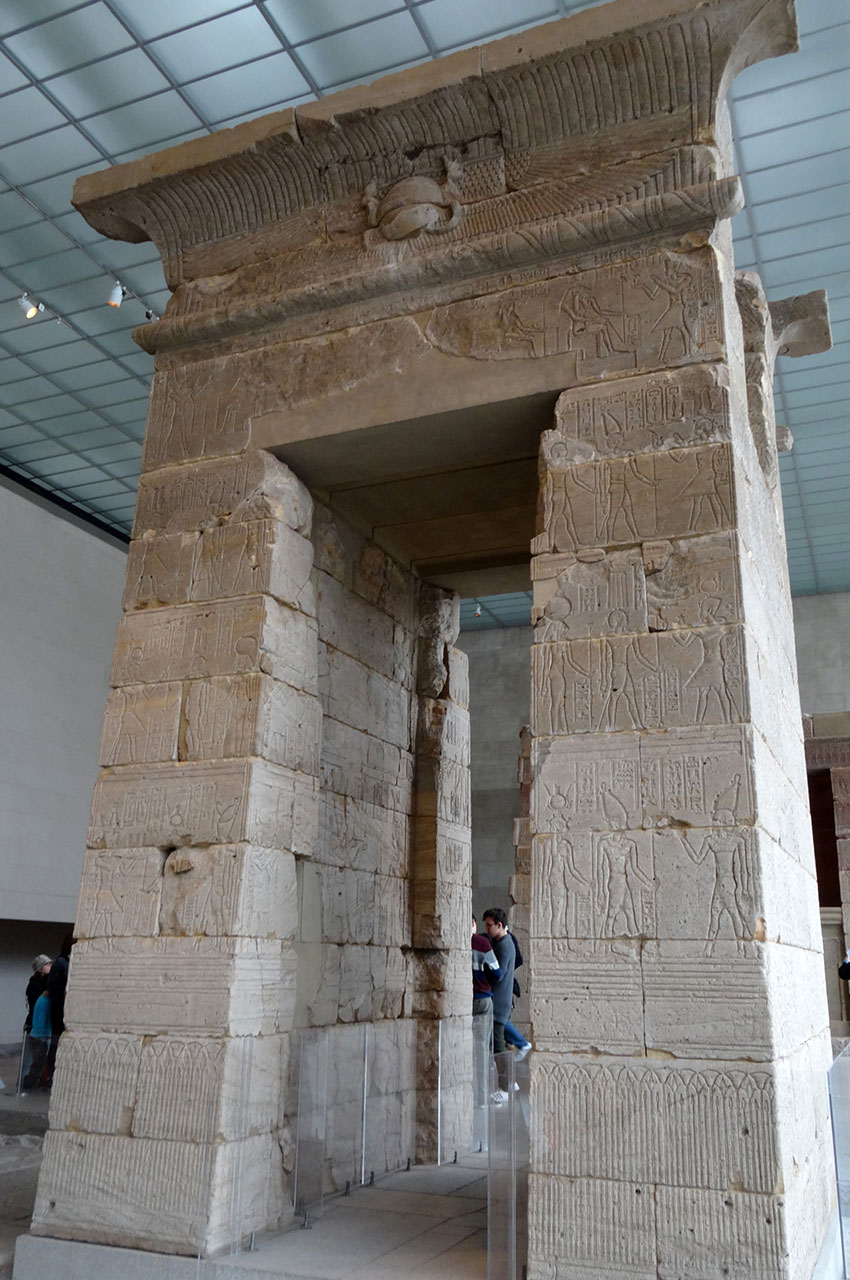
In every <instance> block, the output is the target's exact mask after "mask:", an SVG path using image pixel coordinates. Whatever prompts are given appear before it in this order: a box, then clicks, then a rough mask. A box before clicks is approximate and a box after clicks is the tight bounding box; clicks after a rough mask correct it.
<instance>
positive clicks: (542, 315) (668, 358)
mask: <svg viewBox="0 0 850 1280" xmlns="http://www.w3.org/2000/svg"><path fill="white" fill-rule="evenodd" d="M721 334H722V317H721V308H720V300H719V294H718V289H717V278H716V272H715V266H714V260H713V256H712V253H711V251H710V250H705V251H699V252H697V253H692V254H689V255H687V256H686V255H679V254H672V253H665V252H662V253H651V254H646V255H641V256H636V257H635V258H633V259H631V260H630V261H628V262H625V263H624V262H622V261H620V262H618V263H617V264H616V265H613V266H607V265H602V266H596V267H591V268H589V269H588V270H586V271H582V272H580V273H578V274H577V275H575V276H574V277H568V278H566V279H565V278H563V277H561V278H559V279H557V280H553V281H551V282H545V283H540V284H532V285H524V286H520V287H518V288H516V289H509V290H507V291H505V292H502V293H495V294H491V295H489V296H487V297H483V298H476V299H474V300H472V301H469V302H461V303H456V304H454V305H453V306H451V307H442V308H438V309H437V310H436V311H435V312H434V314H433V315H432V317H431V320H430V322H429V324H428V328H427V330H426V337H427V339H428V341H429V342H430V343H431V344H432V345H433V346H435V347H437V348H438V349H439V350H440V351H445V352H446V353H447V354H449V355H457V356H468V357H472V358H473V359H476V360H521V359H529V358H531V359H535V358H540V357H542V356H552V355H568V354H569V355H571V356H572V357H573V358H574V361H575V374H574V376H575V379H576V380H577V381H585V380H588V379H590V378H593V377H595V376H597V375H599V374H605V375H606V376H610V374H611V373H613V372H629V371H633V370H638V369H641V368H646V367H652V366H653V365H674V364H679V363H682V362H685V361H689V360H694V359H706V358H709V359H710V358H711V357H713V356H718V355H722V354H723V345H722V339H721Z"/></svg>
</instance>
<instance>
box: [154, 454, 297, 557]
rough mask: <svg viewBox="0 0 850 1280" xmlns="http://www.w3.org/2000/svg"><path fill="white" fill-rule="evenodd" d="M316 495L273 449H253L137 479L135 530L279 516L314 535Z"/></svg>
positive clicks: (166, 530)
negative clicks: (313, 494) (312, 529)
mask: <svg viewBox="0 0 850 1280" xmlns="http://www.w3.org/2000/svg"><path fill="white" fill-rule="evenodd" d="M312 511H313V500H312V498H311V497H310V492H309V490H308V489H307V486H306V485H305V484H303V483H302V482H301V481H300V480H299V479H298V478H297V476H295V475H293V473H292V472H291V471H290V470H289V467H287V466H286V465H285V464H284V463H283V462H279V461H278V459H277V458H275V457H274V456H273V455H272V454H270V453H266V452H265V451H264V450H258V449H254V450H251V451H249V452H248V453H244V454H242V455H241V456H240V457H236V458H217V459H216V460H215V461H213V462H194V463H188V464H186V465H185V466H181V467H168V468H167V469H166V470H163V471H148V472H146V474H144V475H143V476H142V478H141V480H140V481H139V497H138V502H137V504H136V519H135V524H134V532H135V536H136V537H137V538H139V537H141V535H142V534H143V533H145V532H150V533H171V532H176V531H178V530H186V531H189V532H191V531H195V530H197V531H200V530H202V529H208V528H209V527H210V521H211V520H227V519H230V518H235V519H236V520H251V519H254V520H257V519H264V518H265V517H270V518H271V519H275V520H281V521H283V523H284V524H286V525H288V526H289V528H290V529H295V530H296V531H297V532H298V533H302V534H304V535H305V536H306V537H309V536H310V526H311V519H312Z"/></svg>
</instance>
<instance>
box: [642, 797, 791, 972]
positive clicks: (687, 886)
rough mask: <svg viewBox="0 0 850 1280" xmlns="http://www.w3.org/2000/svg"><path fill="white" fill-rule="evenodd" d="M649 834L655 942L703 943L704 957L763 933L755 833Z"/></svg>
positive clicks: (732, 829) (725, 829) (729, 829)
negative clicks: (720, 944)
mask: <svg viewBox="0 0 850 1280" xmlns="http://www.w3.org/2000/svg"><path fill="white" fill-rule="evenodd" d="M725 818H726V822H727V825H726V826H718V827H709V828H702V829H695V830H688V829H687V828H686V827H685V828H682V829H675V828H674V829H669V830H657V831H655V832H653V834H652V842H653V848H654V851H655V870H656V876H657V880H658V883H657V893H658V897H657V903H658V907H657V935H656V936H657V937H658V938H669V939H688V938H690V939H697V940H699V939H705V941H704V942H703V943H702V948H703V953H704V955H705V956H706V957H710V956H712V955H713V953H714V950H715V946H716V944H717V943H718V942H735V943H737V945H738V949H739V952H740V954H741V955H742V956H743V955H746V943H747V942H748V941H752V940H753V938H754V937H756V936H757V935H759V934H760V933H761V934H763V932H764V930H765V927H766V926H765V921H764V918H763V910H764V908H763V905H762V891H761V877H760V870H759V866H758V862H757V851H756V831H755V830H754V829H753V828H752V827H738V826H735V825H733V823H732V821H731V814H730V813H729V812H727V813H726V814H725Z"/></svg>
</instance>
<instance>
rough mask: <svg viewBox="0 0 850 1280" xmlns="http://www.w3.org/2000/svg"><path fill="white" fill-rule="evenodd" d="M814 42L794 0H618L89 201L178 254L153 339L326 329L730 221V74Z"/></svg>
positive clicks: (104, 184) (80, 203)
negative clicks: (697, 1)
mask: <svg viewBox="0 0 850 1280" xmlns="http://www.w3.org/2000/svg"><path fill="white" fill-rule="evenodd" d="M795 41H796V35H795V25H794V18H793V7H792V5H791V3H790V2H789V0H708V3H704V4H701V5H699V6H698V7H696V8H692V6H691V4H690V2H689V0H688V2H687V3H683V2H682V0H672V2H671V0H651V2H647V3H641V4H639V5H635V4H634V3H633V2H632V0H618V2H617V3H615V4H611V5H605V6H603V7H602V8H600V9H593V10H589V11H587V12H585V13H582V14H579V15H577V16H575V17H572V18H568V19H565V20H563V21H560V22H555V23H551V24H547V25H545V26H542V27H538V28H535V29H534V30H532V31H529V32H524V33H522V34H520V35H518V36H510V37H508V38H507V39H504V40H500V41H496V42H495V43H493V44H490V45H486V46H484V47H482V48H479V49H472V50H465V51H462V52H460V53H458V54H456V55H454V56H452V57H449V58H445V59H441V60H440V61H439V62H436V63H432V64H429V65H428V66H426V67H420V68H416V69H414V70H412V71H405V72H402V73H399V74H397V75H393V76H390V77H388V78H386V79H384V80H380V81H378V82H377V83H375V84H373V85H370V86H369V87H368V88H356V89H351V90H346V91H344V92H342V93H340V94H336V95H334V96H332V97H330V98H327V99H324V100H322V101H320V102H317V103H309V104H305V105H303V106H300V107H298V108H296V109H289V110H285V111H282V112H279V113H277V114H276V115H272V116H268V117H265V118H263V119H261V120H256V121H249V122H248V123H246V124H244V125H240V126H238V127H237V128H235V129H232V130H228V131H224V132H222V133H220V134H215V135H213V136H212V137H209V138H204V139H200V140H198V141H192V142H189V143H186V144H183V145H182V146H179V147H175V148H173V149H171V150H170V151H166V152H163V153H161V154H159V155H156V156H153V157H147V158H145V159H142V160H139V161H135V162H133V163H131V164H127V165H122V166H119V167H117V168H114V169H110V170H107V171H104V172H100V173H96V174H92V175H90V176H88V177H85V178H83V179H81V180H80V181H79V182H78V184H77V186H76V189H75V195H74V203H75V204H76V206H77V208H78V209H79V210H80V211H81V212H82V213H83V215H84V216H85V217H86V219H87V220H88V221H89V222H90V223H91V224H92V225H93V226H94V227H96V228H97V229H98V230H100V231H102V232H103V233H104V234H105V235H108V236H112V237H114V238H118V239H124V240H131V241H143V240H152V241H153V242H154V244H155V245H156V246H157V249H158V250H159V252H160V253H161V255H162V258H163V262H164V264H165V268H166V275H167V278H168V282H169V285H170V286H171V287H172V289H174V290H175V294H174V297H173V299H172V301H171V302H170V304H169V307H168V310H167V313H166V315H165V317H164V318H163V319H162V320H161V321H159V322H157V323H156V324H154V325H152V326H147V327H145V328H143V329H142V330H140V331H139V333H138V334H137V338H138V341H139V342H140V343H141V345H142V346H144V347H145V348H146V349H147V350H149V351H151V352H163V351H166V350H169V349H171V348H174V347H179V346H195V345H197V344H198V343H202V342H203V343H208V342H210V341H215V340H220V339H227V338H232V337H233V336H234V335H237V334H249V333H253V332H256V331H258V330H264V329H265V330H267V329H268V328H270V327H275V328H281V327H282V328H283V329H284V330H285V329H286V327H287V326H289V327H290V328H292V327H293V326H294V332H295V334H296V335H297V336H303V335H304V334H307V333H310V332H314V333H317V332H327V331H328V330H329V329H331V330H332V329H339V328H342V327H344V326H346V325H348V324H351V323H352V315H353V311H352V308H355V310H356V321H357V322H358V323H359V322H362V321H363V320H365V319H377V318H380V317H385V316H388V315H391V314H400V313H404V312H410V311H411V310H414V309H415V307H414V306H413V305H412V300H411V297H410V290H411V289H415V290H416V303H417V305H418V306H421V305H422V304H423V302H426V301H427V302H428V303H434V302H439V301H449V300H451V299H452V298H453V297H457V296H463V294H464V293H468V292H469V291H470V283H471V282H472V281H475V280H480V279H482V278H486V277H493V276H499V275H504V273H506V272H521V273H522V272H525V273H527V272H529V271H536V272H539V271H540V269H541V268H542V267H544V266H545V265H546V264H547V263H550V262H553V261H557V260H564V259H569V258H571V257H574V256H575V255H577V254H580V253H586V252H587V251H589V250H592V249H598V248H599V247H600V246H606V245H613V244H617V243H620V242H624V241H629V240H635V239H638V238H640V239H641V240H645V239H646V238H647V237H652V236H658V235H662V234H664V233H667V234H668V235H672V236H674V237H682V236H685V235H688V234H689V233H690V234H691V235H693V234H695V233H697V232H698V231H699V230H700V229H701V228H702V229H704V230H708V231H710V229H711V227H712V226H713V225H714V223H715V222H716V221H717V220H718V219H720V218H726V217H729V216H731V214H733V213H734V212H736V211H737V209H738V208H740V205H741V194H740V186H739V183H738V182H737V180H736V179H735V178H734V176H733V175H732V173H731V148H730V145H729V134H728V126H727V121H726V113H725V105H724V96H725V91H726V87H727V85H728V83H729V82H730V81H731V79H732V78H733V77H734V75H735V74H737V72H738V71H740V70H741V69H742V68H743V67H745V66H747V65H749V64H750V63H751V62H753V61H756V60H758V59H760V58H764V57H770V56H774V55H778V54H782V53H787V52H789V51H791V50H793V49H794V48H795ZM502 283H504V282H502ZM474 291H475V292H478V291H480V290H479V289H478V288H476V289H475V290H474ZM282 336H283V335H282Z"/></svg>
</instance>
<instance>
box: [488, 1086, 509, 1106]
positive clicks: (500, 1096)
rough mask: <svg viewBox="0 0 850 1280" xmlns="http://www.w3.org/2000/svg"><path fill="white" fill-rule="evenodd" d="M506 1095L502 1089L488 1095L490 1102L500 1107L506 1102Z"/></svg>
mask: <svg viewBox="0 0 850 1280" xmlns="http://www.w3.org/2000/svg"><path fill="white" fill-rule="evenodd" d="M507 1100H508V1095H507V1093H505V1090H504V1089H496V1090H494V1092H493V1093H491V1094H490V1101H491V1102H495V1103H496V1105H497V1106H501V1104H502V1103H503V1102H507Z"/></svg>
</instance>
